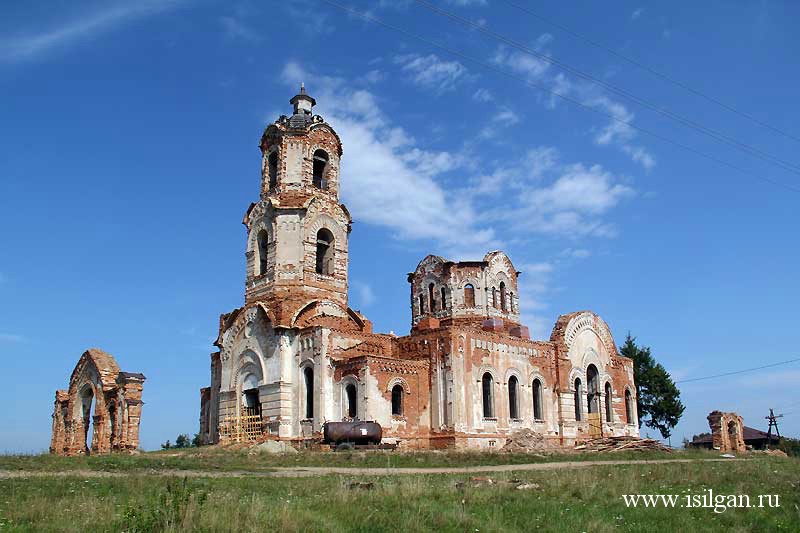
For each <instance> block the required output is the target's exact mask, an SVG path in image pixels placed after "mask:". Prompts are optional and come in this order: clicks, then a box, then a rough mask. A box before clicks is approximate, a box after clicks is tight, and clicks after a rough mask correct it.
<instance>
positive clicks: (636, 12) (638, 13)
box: [631, 7, 644, 20]
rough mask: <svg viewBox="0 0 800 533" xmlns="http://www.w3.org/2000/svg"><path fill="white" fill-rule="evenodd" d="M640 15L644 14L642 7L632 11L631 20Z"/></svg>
mask: <svg viewBox="0 0 800 533" xmlns="http://www.w3.org/2000/svg"><path fill="white" fill-rule="evenodd" d="M642 13H644V8H643V7H640V8H638V9H634V10H633V13H631V19H632V20H636V19H638V18H639V17H641V16H642Z"/></svg>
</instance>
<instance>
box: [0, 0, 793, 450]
mask: <svg viewBox="0 0 800 533" xmlns="http://www.w3.org/2000/svg"><path fill="white" fill-rule="evenodd" d="M436 3H437V5H439V6H441V7H442V8H444V9H446V10H448V11H451V12H453V13H456V14H458V15H459V16H462V17H465V18H467V19H469V20H471V21H474V22H475V23H477V24H479V25H481V27H483V28H488V29H490V30H492V31H496V32H499V33H501V34H502V35H503V36H504V37H506V38H508V39H511V40H513V41H516V42H520V43H524V45H525V46H526V47H528V48H529V49H530V50H533V51H535V52H536V53H538V54H544V55H547V56H549V57H551V58H553V59H555V60H557V61H559V62H561V63H565V64H568V65H570V66H571V67H572V68H575V69H580V70H581V71H583V72H586V73H589V74H591V76H593V77H595V78H597V79H600V80H602V81H603V82H604V83H605V84H610V85H613V86H614V87H619V88H622V89H624V90H625V91H627V93H630V94H632V95H635V96H636V97H638V98H640V99H645V100H647V101H648V102H652V103H655V104H656V105H657V106H658V108H660V109H666V110H669V112H672V113H675V114H677V115H680V116H681V117H686V118H688V119H690V120H692V121H695V122H698V123H700V124H702V125H703V126H705V127H708V128H712V129H714V130H716V131H719V132H723V133H724V134H725V135H727V136H729V137H731V138H734V139H736V140H737V141H739V142H741V143H745V144H747V145H749V146H753V147H756V148H757V149H759V150H762V151H763V152H767V153H769V154H771V155H772V156H774V157H776V158H779V159H781V160H784V161H788V162H794V164H800V158H798V155H797V154H798V150H797V148H798V141H797V140H794V139H791V138H789V137H787V136H785V135H782V134H780V133H777V132H775V131H773V130H771V129H768V128H766V127H763V126H762V125H759V124H757V123H756V122H754V121H752V120H749V119H747V118H744V117H742V116H741V115H739V114H737V113H733V112H731V111H729V110H726V109H724V108H723V107H721V106H718V105H716V104H713V103H711V102H709V101H708V100H706V99H704V98H702V97H699V96H697V95H696V94H692V93H691V92H688V91H686V90H684V89H682V88H680V87H677V86H676V85H674V84H671V83H668V82H665V81H664V80H663V79H659V78H658V77H656V76H653V75H652V74H650V73H647V72H645V71H643V70H641V69H639V68H637V67H635V66H633V65H631V64H630V63H627V62H625V61H623V60H621V59H619V58H618V57H615V56H614V55H612V54H610V53H608V52H607V51H605V50H602V49H599V48H596V47H592V46H589V45H587V44H586V43H585V42H583V41H581V40H580V39H576V38H574V37H573V36H571V35H570V34H568V33H565V32H564V31H562V30H561V29H559V28H557V27H554V26H552V25H548V24H546V23H545V22H543V21H542V20H540V19H537V18H534V17H531V16H529V15H526V14H524V13H521V12H519V11H517V10H515V9H514V8H512V7H510V6H509V5H508V4H506V3H505V2H501V1H490V0H487V1H480V0H451V1H449V2H445V1H443V0H442V1H438V2H436ZM347 5H349V6H351V7H353V8H354V9H357V10H360V11H368V12H369V13H370V14H371V15H372V16H374V17H377V18H380V19H382V20H386V21H388V22H390V23H391V24H393V25H397V26H399V27H402V28H405V29H407V30H410V31H413V32H415V33H418V34H420V35H422V36H424V37H425V38H427V39H432V40H435V41H437V42H441V43H446V45H447V46H448V47H450V48H453V49H456V50H458V51H460V52H461V53H463V54H466V55H467V56H470V57H473V58H476V59H478V60H479V61H481V62H483V63H484V64H486V65H490V66H491V67H492V68H493V69H499V70H501V71H503V72H508V73H511V74H513V76H514V77H513V78H511V77H504V76H503V75H502V74H499V73H497V72H496V71H493V70H490V69H486V68H484V67H482V66H480V65H479V64H477V63H473V62H471V61H469V60H467V59H465V58H464V57H457V56H453V55H449V54H448V53H447V52H445V51H443V50H441V49H437V48H435V47H432V46H430V45H428V44H425V43H423V42H420V41H417V40H415V39H413V38H411V37H408V36H407V35H402V34H398V33H395V32H392V31H391V30H388V29H385V28H381V27H379V26H376V25H374V24H371V23H369V22H366V21H364V20H362V19H359V18H358V17H355V16H353V15H349V14H347V13H345V12H342V11H340V10H337V9H336V8H334V7H331V6H330V5H328V4H325V3H324V2H315V1H306V2H292V1H287V2H276V3H270V4H269V5H262V3H260V2H240V3H226V2H212V1H198V2H190V1H178V0H175V1H162V2H156V1H144V2H138V3H137V4H136V5H135V6H133V5H132V4H128V3H122V2H119V3H113V2H84V3H77V2H62V3H59V4H58V8H54V7H53V3H45V2H41V3H35V2H4V3H3V5H2V7H0V15H1V16H0V102H2V105H0V125H1V126H0V132H1V133H2V140H3V142H2V143H0V228H2V229H1V230H0V250H2V253H0V376H2V387H0V404H2V405H3V406H4V408H3V409H2V410H0V425H2V427H3V428H4V431H2V432H0V450H8V451H12V450H13V451H38V450H43V449H45V448H46V447H47V446H48V444H49V435H50V414H51V409H52V401H53V393H54V391H55V389H57V388H64V387H66V385H67V381H68V379H69V374H70V372H71V371H72V368H73V366H74V364H75V362H76V361H77V359H78V357H79V356H80V354H81V353H82V352H83V351H84V350H85V349H86V348H88V347H91V346H99V347H101V348H103V349H105V350H106V351H109V352H111V353H112V354H114V355H115V356H116V358H117V360H118V362H119V363H120V365H121V367H122V369H123V370H127V371H134V372H143V373H144V374H145V375H146V376H147V378H148V379H147V382H146V384H145V393H144V400H145V402H146V405H145V407H144V418H143V424H142V443H143V445H144V446H145V447H146V448H148V449H152V448H155V447H157V446H158V444H159V443H160V442H162V441H164V440H166V439H174V437H175V435H176V434H177V433H178V432H185V433H193V432H195V431H196V430H197V426H198V423H197V420H198V415H199V413H198V408H199V388H200V387H202V386H206V385H207V384H208V381H209V356H208V354H209V352H210V351H211V350H212V346H211V342H212V341H213V339H214V338H215V337H216V333H217V327H218V318H219V315H220V313H223V312H228V311H230V310H232V309H233V308H235V307H237V306H239V305H241V303H242V300H243V290H244V245H245V230H244V227H243V226H241V219H242V215H243V213H244V211H245V209H246V208H247V206H248V205H249V203H250V202H251V201H254V200H255V199H257V195H258V190H259V172H260V153H259V151H258V148H257V144H258V140H259V138H260V135H261V132H262V131H263V128H264V127H265V126H266V125H267V124H268V123H269V122H271V121H272V120H274V119H276V118H277V117H278V116H279V115H280V114H284V113H287V112H288V111H289V109H290V107H289V104H288V100H289V98H291V96H293V95H294V94H295V93H296V92H297V88H298V86H299V83H300V82H301V81H303V82H305V84H306V87H307V88H308V91H309V93H310V94H312V95H313V96H314V97H316V99H317V101H318V104H319V105H318V107H317V109H316V110H317V111H318V112H319V113H320V114H322V115H323V116H325V117H326V118H327V119H329V121H330V122H331V123H333V124H334V126H335V127H336V128H337V130H338V132H339V134H340V135H341V137H342V140H343V144H344V156H343V163H342V199H343V201H344V202H345V203H346V204H347V205H348V207H349V208H350V211H351V212H352V214H353V218H354V220H355V222H354V225H353V233H352V234H351V241H350V259H351V264H350V280H351V291H350V292H351V295H350V297H351V306H352V307H354V308H356V309H361V310H362V311H363V312H364V313H366V314H367V315H368V316H369V317H370V318H371V319H372V320H373V322H374V324H375V327H376V330H378V331H390V330H393V331H395V332H397V333H401V334H402V333H406V332H407V331H408V328H409V320H410V312H409V298H408V286H407V283H406V280H405V274H406V273H407V272H410V271H412V270H413V269H414V268H415V266H416V264H417V262H418V261H419V260H420V259H422V258H423V257H424V256H425V255H426V254H428V253H436V254H440V255H444V256H447V257H449V258H452V259H466V258H480V257H482V256H483V254H484V253H485V252H486V251H488V250H491V249H497V248H501V249H503V250H505V251H506V252H507V253H508V254H509V255H510V256H511V258H512V260H513V261H514V263H515V265H516V266H517V268H518V269H519V270H521V271H523V272H524V274H523V276H522V278H521V294H520V296H521V298H520V305H521V308H522V312H523V316H524V320H525V322H526V323H527V324H528V325H529V326H530V327H531V330H532V332H533V333H534V334H535V336H536V337H537V338H547V337H549V333H550V328H551V327H552V325H553V323H554V322H555V319H556V318H557V317H558V315H560V314H562V313H567V312H570V311H574V310H579V309H586V308H589V309H593V310H594V311H596V312H597V313H599V314H600V315H601V316H602V317H603V318H605V319H606V321H607V322H608V323H609V325H610V326H611V328H612V331H613V333H614V334H615V337H616V340H617V343H618V344H620V343H621V342H622V341H623V340H624V338H625V334H626V333H627V332H628V331H630V332H632V333H633V334H634V335H635V336H637V337H638V339H639V341H640V342H641V343H643V344H646V345H649V346H651V347H652V349H653V352H654V354H655V356H656V358H657V359H658V360H659V361H660V362H662V363H663V364H664V365H665V366H666V367H667V369H668V370H669V371H670V372H672V375H673V376H674V377H675V378H676V379H677V380H681V379H690V378H695V377H700V376H705V375H709V374H717V373H721V372H726V371H734V370H739V369H743V368H749V367H753V366H758V365H763V364H768V363H771V362H776V361H783V360H787V359H792V358H797V357H800V348H798V344H797V312H796V302H797V301H798V299H799V297H800V290H799V289H798V280H797V273H798V262H800V252H799V251H798V249H799V248H800V247H798V238H797V230H798V228H800V214H798V209H797V205H798V199H799V198H800V194H798V192H795V191H793V190H791V189H789V188H787V187H781V186H776V185H771V184H769V183H766V182H764V181H762V180H760V179H758V178H759V177H763V178H767V179H769V180H772V181H774V182H778V183H780V184H783V185H786V186H788V187H794V188H800V177H799V176H798V175H797V173H796V172H794V171H792V170H788V169H785V168H779V167H778V166H776V165H772V164H769V163H768V162H765V161H763V160H761V159H758V158H754V157H751V156H750V155H748V154H747V153H745V152H744V151H742V150H739V149H736V148H735V147H733V146H731V145H730V144H725V143H722V142H718V141H717V140H714V139H712V138H710V137H708V136H705V135H702V134H700V133H698V132H697V131H696V130H693V129H690V128H687V127H685V126H684V125H682V124H681V123H679V122H677V121H675V120H670V119H668V118H666V117H665V116H663V114H659V113H657V112H654V111H652V110H651V109H647V108H646V107H643V106H640V105H637V104H636V103H635V102H632V101H631V100H628V99H625V98H623V97H621V96H620V95H619V94H614V92H612V91H609V90H608V89H607V88H604V87H602V86H601V85H598V84H597V83H590V82H588V81H587V80H585V79H580V78H578V77H575V76H574V75H572V74H570V73H569V72H566V71H564V70H563V69H561V68H559V67H557V66H554V65H552V64H550V63H548V62H547V61H544V60H542V59H541V58H540V57H536V56H535V55H530V54H525V53H522V52H521V51H519V50H517V49H515V48H513V47H511V46H509V45H501V44H500V43H499V42H498V41H496V40H493V39H491V38H489V37H487V36H486V35H485V34H483V33H481V32H480V31H476V30H475V29H467V28H464V27H462V26H459V25H458V24H456V23H454V22H453V21H452V20H448V19H446V18H443V17H441V16H440V15H437V14H435V13H433V12H431V11H429V10H427V9H425V8H424V7H422V6H420V5H418V4H416V3H415V2H404V1H399V2H349V3H348V4H347ZM526 5H528V6H530V7H531V8H533V9H535V10H536V12H537V13H538V14H539V15H541V16H542V17H544V18H546V19H549V20H552V21H555V22H557V23H558V24H560V25H562V26H566V27H568V28H570V29H571V30H573V31H575V32H577V33H579V34H582V35H585V36H587V37H589V38H591V39H593V40H595V41H598V42H601V43H604V44H605V45H607V46H608V47H610V48H611V49H613V50H614V51H616V52H618V53H620V54H623V55H625V56H629V57H632V58H635V59H636V60H637V61H641V62H642V63H643V64H646V65H647V66H649V67H650V68H653V69H656V70H658V71H659V72H662V73H664V74H666V75H668V76H669V77H670V78H673V79H676V80H679V81H680V82H682V83H684V84H685V85H687V86H689V87H691V88H692V89H694V90H696V91H699V92H702V93H703V94H706V95H709V96H712V97H713V98H715V99H718V100H719V101H721V102H724V103H725V104H727V105H729V106H732V107H733V108H735V109H736V110H737V111H739V112H742V113H746V114H748V115H751V116H753V117H755V118H757V119H758V120H760V121H762V122H765V123H768V124H769V125H770V126H772V127H774V128H777V129H779V130H781V131H783V132H787V133H789V134H791V135H793V136H795V137H800V128H798V126H797V124H798V123H800V111H799V110H798V106H797V103H796V95H797V94H798V88H800V74H799V72H800V71H799V70H798V69H797V56H798V52H800V46H799V44H800V41H799V40H798V36H797V33H796V31H795V30H796V28H795V25H794V23H793V21H796V20H798V18H800V6H799V5H797V4H796V3H794V2H737V3H730V2H703V3H697V2H673V3H670V4H669V6H667V5H666V4H665V5H662V6H656V5H646V4H644V3H641V2H614V3H612V4H608V3H598V2H585V3H565V2H549V1H548V2H537V3H535V4H533V3H528V4H526ZM526 82H529V83H534V84H540V85H543V86H545V87H547V88H549V89H550V90H552V91H555V92H558V93H560V94H563V95H566V96H569V97H570V98H573V99H575V100H577V101H579V102H581V103H582V104H583V105H585V106H586V107H588V108H590V109H591V110H594V112H593V111H590V110H587V109H585V108H581V107H579V106H576V105H574V104H572V103H569V102H566V101H563V100H561V99H560V98H557V97H554V96H553V95H552V94H551V93H546V92H540V91H537V90H536V89H534V88H532V87H531V86H530V85H528V84H527V83H526ZM608 115H611V116H613V117H615V118H616V120H612V119H610V118H609V117H608ZM626 123H627V124H626ZM630 124H632V125H634V126H636V128H643V129H645V130H648V131H652V132H655V133H657V134H658V135H660V136H662V137H665V138H668V139H671V140H672V141H675V142H679V143H682V144H685V145H687V146H690V147H691V148H692V149H694V150H699V151H701V152H703V153H706V154H709V155H712V156H713V157H716V158H718V159H721V160H724V161H726V162H728V163H730V164H732V165H735V166H737V167H741V168H742V169H745V171H746V174H743V173H738V172H736V171H734V170H732V169H731V168H729V167H726V166H724V165H721V164H719V163H716V162H713V161H711V160H709V159H706V158H703V157H700V156H698V155H696V154H693V153H691V152H689V151H686V150H683V149H681V148H678V147H676V146H674V145H672V144H669V143H666V142H663V141H661V140H659V139H657V138H655V137H652V136H649V135H647V134H645V133H642V132H641V131H639V130H637V129H636V128H633V127H631V126H630ZM798 380H800V363H794V364H790V365H785V366H780V367H776V368H772V369H767V370H763V371H760V372H754V373H749V374H743V375H739V376H733V377H730V378H727V379H715V380H709V381H701V382H697V383H687V384H685V385H682V386H681V389H682V397H683V400H684V403H685V404H686V406H687V409H686V413H685V415H684V419H683V421H682V422H681V423H680V425H679V426H678V428H677V429H676V431H675V434H674V435H675V438H674V439H673V443H675V442H676V441H679V440H680V438H681V437H683V436H691V435H692V434H693V433H698V432H700V431H704V430H706V429H707V423H706V419H705V417H706V415H707V413H708V412H709V411H711V410H713V409H721V410H726V411H727V410H732V411H737V412H739V413H740V414H742V415H743V416H744V419H745V423H746V424H747V425H750V426H754V427H763V428H764V429H766V427H765V423H764V420H763V417H764V416H765V415H766V414H767V410H768V408H769V407H775V408H776V409H778V410H779V411H783V412H786V413H787V416H786V417H785V418H784V419H783V420H782V429H783V431H784V432H786V433H789V434H794V435H798V434H800V422H798V420H800V403H798V399H797V397H796V394H794V392H795V391H796V390H797V382H798ZM650 433H651V434H652V433H653V432H652V431H651V432H650Z"/></svg>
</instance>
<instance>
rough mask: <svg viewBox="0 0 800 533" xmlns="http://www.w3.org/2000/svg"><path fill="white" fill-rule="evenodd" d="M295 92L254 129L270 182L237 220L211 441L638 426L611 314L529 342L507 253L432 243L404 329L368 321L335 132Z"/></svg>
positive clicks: (209, 393)
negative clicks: (341, 432)
mask: <svg viewBox="0 0 800 533" xmlns="http://www.w3.org/2000/svg"><path fill="white" fill-rule="evenodd" d="M290 103H291V104H292V105H293V106H294V112H293V114H292V115H291V116H289V117H287V116H285V115H284V116H281V117H280V118H279V119H278V120H276V121H275V122H274V123H272V124H270V125H269V126H268V127H267V128H266V130H265V131H264V134H263V136H262V138H261V143H260V149H261V154H262V161H261V165H262V168H261V171H262V179H261V194H260V198H259V201H258V202H256V203H253V204H251V205H250V207H249V208H248V210H247V212H246V213H245V216H244V219H243V221H242V222H243V224H244V225H245V227H246V228H247V245H246V253H245V258H246V275H245V301H244V306H243V307H240V308H238V309H235V310H233V311H232V312H230V313H227V314H224V315H222V316H221V317H220V324H219V334H218V337H217V340H216V341H215V345H216V346H217V348H219V351H216V352H214V353H212V354H211V365H210V366H211V369H210V370H211V383H210V387H205V388H203V389H201V391H200V404H201V405H200V438H201V440H202V442H203V443H206V444H216V443H226V442H232V441H234V442H235V441H252V440H260V439H266V438H270V439H272V438H275V439H285V440H293V441H301V440H305V439H313V438H315V437H318V436H319V435H320V432H321V430H322V426H323V424H324V423H325V422H326V421H339V420H354V419H358V420H373V421H376V422H378V423H380V424H381V426H382V427H383V435H384V440H385V441H387V442H391V441H394V442H397V443H398V444H400V445H402V446H404V447H422V448H427V447H450V446H456V447H479V448H490V449H491V448H494V449H499V448H501V447H502V446H503V445H504V444H505V442H506V439H507V438H508V437H510V436H511V435H512V434H513V433H514V432H517V431H519V430H523V429H529V430H531V431H533V432H535V433H536V434H537V435H541V437H542V438H543V439H544V440H545V441H547V443H548V445H550V444H553V445H556V446H572V445H573V444H574V442H576V441H581V440H587V439H589V438H596V437H601V436H631V437H638V436H639V426H638V423H637V416H636V396H635V395H636V387H635V385H634V378H633V362H632V361H631V360H630V359H628V358H626V357H622V356H621V355H620V354H619V353H618V351H617V348H616V345H615V343H614V339H613V338H612V336H611V332H610V330H609V328H608V325H607V324H606V323H605V322H604V321H603V320H602V319H601V318H600V317H599V316H597V315H596V314H595V313H593V312H591V311H580V312H575V313H569V314H565V315H562V316H561V317H559V319H558V321H557V322H556V324H555V326H554V328H553V332H552V334H551V336H550V339H549V340H532V339H531V338H530V334H529V331H528V328H527V327H525V326H524V325H523V324H522V323H521V321H520V319H521V314H520V309H521V307H522V302H521V301H520V292H519V289H518V285H517V281H518V278H519V276H520V275H521V272H519V271H517V270H516V269H515V268H514V265H513V264H512V262H511V260H510V258H509V257H508V256H507V255H506V254H505V253H503V252H502V251H493V252H489V253H487V254H486V255H485V256H484V257H483V258H482V259H481V260H476V261H449V260H447V259H445V258H443V257H439V256H436V255H429V256H427V257H426V258H424V259H423V260H422V261H421V262H420V263H419V265H418V266H417V268H416V270H415V271H414V272H412V273H410V274H409V275H408V282H409V284H410V289H411V291H410V301H406V302H405V304H404V305H408V306H409V307H410V310H411V332H410V334H409V335H405V336H400V337H398V336H396V335H394V334H381V333H375V332H373V330H372V324H371V322H370V321H369V320H368V319H367V317H366V316H364V315H363V314H362V313H361V312H359V311H357V310H354V309H351V308H350V307H349V306H348V294H347V290H348V262H349V253H348V241H349V236H350V232H351V228H352V222H353V221H352V218H351V216H350V213H349V211H348V210H347V208H346V207H345V205H344V204H342V203H340V202H339V190H340V174H339V170H340V162H341V157H342V143H341V140H340V139H339V136H338V135H337V133H336V132H335V131H334V129H333V128H332V127H331V126H330V125H329V124H328V123H327V122H326V121H325V120H324V119H323V118H322V117H320V116H319V115H315V114H314V113H313V112H312V109H313V107H314V105H315V104H316V101H315V100H314V99H313V98H312V97H311V96H309V95H308V94H306V92H305V89H303V88H301V90H300V93H299V94H298V95H296V96H295V97H294V98H292V100H291V101H290ZM376 172H384V170H383V169H376ZM386 172H390V171H388V170H387V171H386ZM383 177H384V179H385V186H387V187H390V186H391V183H392V176H391V175H390V174H387V175H385V176H383ZM370 193H371V191H369V190H362V191H360V192H359V194H363V195H367V196H368V195H370ZM398 194H402V192H401V191H398ZM465 237H466V238H468V236H465ZM409 304H410V305H409Z"/></svg>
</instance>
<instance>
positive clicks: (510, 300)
mask: <svg viewBox="0 0 800 533" xmlns="http://www.w3.org/2000/svg"><path fill="white" fill-rule="evenodd" d="M508 310H509V311H511V312H512V313H513V312H514V293H513V292H509V293H508Z"/></svg>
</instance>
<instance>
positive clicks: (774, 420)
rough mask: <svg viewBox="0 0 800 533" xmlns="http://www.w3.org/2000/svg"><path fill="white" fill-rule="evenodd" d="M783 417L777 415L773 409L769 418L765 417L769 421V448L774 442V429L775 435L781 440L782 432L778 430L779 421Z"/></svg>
mask: <svg viewBox="0 0 800 533" xmlns="http://www.w3.org/2000/svg"><path fill="white" fill-rule="evenodd" d="M781 417H783V415H775V413H774V412H773V411H772V408H771V407H770V409H769V416H765V417H764V418H766V419H767V420H769V428H768V429H767V441H768V442H767V447H769V445H770V443H771V442H772V427H773V426H774V427H775V433H776V434H777V435H778V438H781V432H780V430H779V429H778V419H779V418H781Z"/></svg>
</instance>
